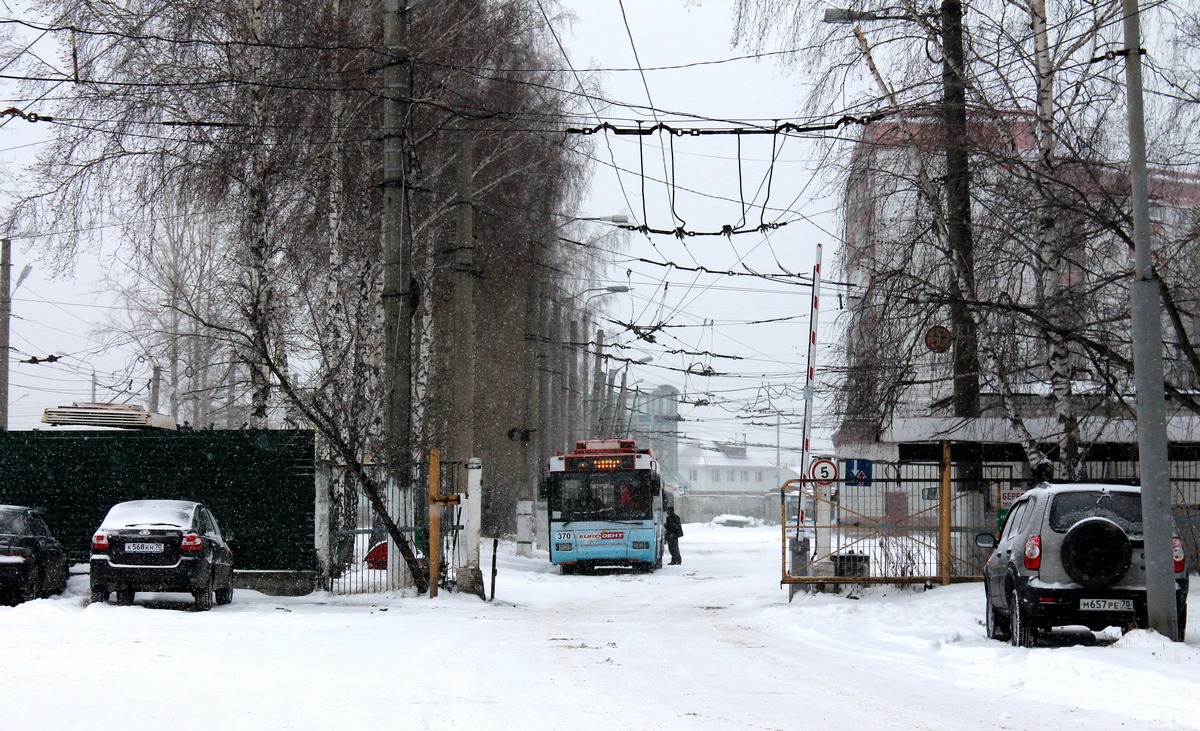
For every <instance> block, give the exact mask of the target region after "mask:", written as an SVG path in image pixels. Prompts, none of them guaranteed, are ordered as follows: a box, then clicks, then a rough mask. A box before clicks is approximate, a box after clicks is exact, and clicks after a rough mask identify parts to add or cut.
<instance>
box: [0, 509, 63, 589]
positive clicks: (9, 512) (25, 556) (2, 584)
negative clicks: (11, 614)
mask: <svg viewBox="0 0 1200 731" xmlns="http://www.w3.org/2000/svg"><path fill="white" fill-rule="evenodd" d="M69 573H70V571H69V567H68V565H67V555H66V552H65V551H63V547H62V545H61V544H60V543H59V542H58V540H57V539H55V538H54V536H52V535H50V528H49V527H48V526H47V525H46V520H45V519H44V518H43V517H42V515H41V513H39V512H38V511H36V510H34V509H33V508H25V507H21V506H19V505H0V594H2V595H3V596H2V597H0V598H2V599H3V601H4V602H5V603H7V604H18V603H20V602H23V601H27V600H29V599H37V598H39V597H45V596H49V595H50V594H61V593H62V592H63V590H64V589H66V588H67V576H68V575H69Z"/></svg>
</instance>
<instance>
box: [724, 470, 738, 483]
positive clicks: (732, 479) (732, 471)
mask: <svg viewBox="0 0 1200 731" xmlns="http://www.w3.org/2000/svg"><path fill="white" fill-rule="evenodd" d="M733 473H734V470H729V473H728V474H727V475H725V476H726V477H728V478H729V481H730V482H734V481H736V480H737V478H736V477H734V474H733Z"/></svg>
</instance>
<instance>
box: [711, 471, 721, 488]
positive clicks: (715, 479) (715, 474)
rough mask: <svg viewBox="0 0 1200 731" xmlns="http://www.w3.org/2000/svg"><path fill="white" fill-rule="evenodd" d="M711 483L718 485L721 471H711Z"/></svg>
mask: <svg viewBox="0 0 1200 731" xmlns="http://www.w3.org/2000/svg"><path fill="white" fill-rule="evenodd" d="M712 481H713V484H714V485H715V484H716V483H718V482H720V481H721V470H713V479H712Z"/></svg>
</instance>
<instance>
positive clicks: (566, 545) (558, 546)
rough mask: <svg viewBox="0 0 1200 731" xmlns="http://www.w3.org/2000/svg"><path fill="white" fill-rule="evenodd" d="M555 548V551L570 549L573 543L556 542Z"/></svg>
mask: <svg viewBox="0 0 1200 731" xmlns="http://www.w3.org/2000/svg"><path fill="white" fill-rule="evenodd" d="M554 550H555V551H570V550H571V544H570V543H555V544H554Z"/></svg>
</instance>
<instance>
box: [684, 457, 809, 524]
mask: <svg viewBox="0 0 1200 731" xmlns="http://www.w3.org/2000/svg"><path fill="white" fill-rule="evenodd" d="M679 473H680V475H681V476H682V477H683V478H684V480H685V481H686V482H685V483H684V484H682V485H680V486H679V487H678V488H677V491H676V500H675V507H676V512H678V513H679V517H680V518H681V519H683V521H684V522H688V523H704V522H708V521H709V520H712V519H713V518H715V517H716V516H718V515H744V516H747V517H751V518H757V519H759V520H762V521H765V522H769V523H777V522H779V486H780V485H782V484H783V483H784V482H786V481H787V480H791V479H796V478H799V476H800V475H799V474H797V473H796V472H795V471H793V470H791V469H789V468H787V467H785V466H777V465H776V464H775V462H774V460H773V459H769V458H767V457H763V456H752V455H750V454H748V450H747V448H746V447H745V446H741V445H730V444H719V445H715V446H714V447H712V448H705V447H699V446H695V445H685V446H682V447H680V448H679Z"/></svg>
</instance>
